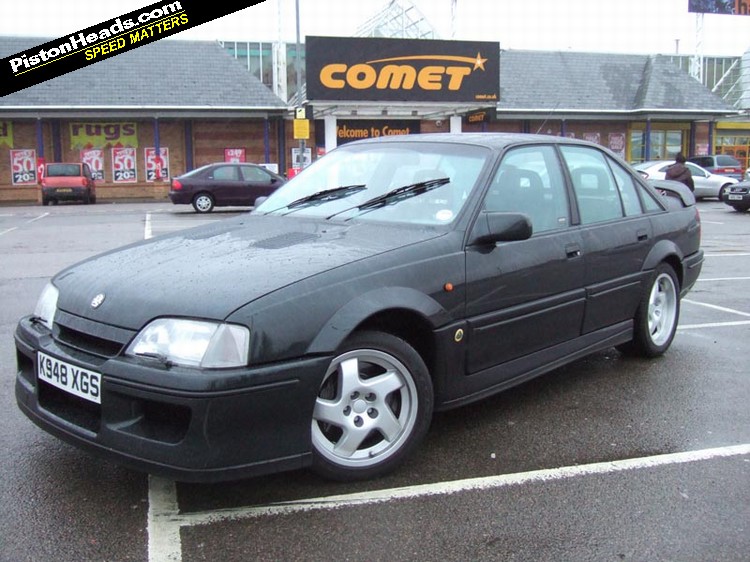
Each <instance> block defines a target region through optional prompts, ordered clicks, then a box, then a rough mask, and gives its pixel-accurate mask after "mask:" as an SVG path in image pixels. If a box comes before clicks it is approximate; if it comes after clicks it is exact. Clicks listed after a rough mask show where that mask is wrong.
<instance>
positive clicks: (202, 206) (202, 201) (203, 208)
mask: <svg viewBox="0 0 750 562" xmlns="http://www.w3.org/2000/svg"><path fill="white" fill-rule="evenodd" d="M193 208H194V209H195V211H196V212H198V213H210V212H211V211H213V209H214V198H213V197H211V195H209V194H208V193H199V194H198V195H196V196H195V197H194V198H193Z"/></svg>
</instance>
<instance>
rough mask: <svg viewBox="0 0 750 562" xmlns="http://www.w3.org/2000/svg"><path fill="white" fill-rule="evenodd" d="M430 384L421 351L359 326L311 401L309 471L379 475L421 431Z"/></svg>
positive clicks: (337, 476)
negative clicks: (312, 403)
mask: <svg viewBox="0 0 750 562" xmlns="http://www.w3.org/2000/svg"><path fill="white" fill-rule="evenodd" d="M433 401H434V397H433V388H432V380H431V379H430V375H429V372H428V370H427V367H426V365H425V363H424V361H423V360H422V358H421V357H420V355H419V353H417V351H416V350H415V349H414V348H413V347H412V346H411V345H409V344H408V343H407V342H405V341H404V340H402V339H401V338H398V337H395V336H393V335H390V334H386V333H383V332H359V333H356V334H355V335H354V336H352V337H351V338H350V339H348V340H347V341H346V342H345V343H344V344H343V345H342V347H341V348H340V349H339V351H338V352H337V354H336V357H335V358H334V359H333V361H331V364H330V366H329V367H328V369H327V371H326V373H325V376H324V377H323V381H322V383H321V386H320V390H319V392H318V395H317V397H316V400H315V407H314V410H313V415H312V424H311V429H312V432H311V437H312V454H313V465H312V466H313V470H314V471H315V472H317V473H318V474H319V475H321V476H323V477H325V478H329V479H333V480H339V481H352V480H362V479H368V478H373V477H377V476H382V475H383V474H386V473H388V472H390V471H391V470H393V469H394V468H395V467H396V466H397V465H398V464H400V463H401V462H402V461H403V460H404V459H405V458H406V457H407V456H408V455H409V453H410V452H411V451H413V450H414V449H415V447H417V445H418V444H419V443H420V442H421V440H422V439H423V438H424V436H425V434H426V433H427V430H428V428H429V426H430V421H431V419H432V411H433Z"/></svg>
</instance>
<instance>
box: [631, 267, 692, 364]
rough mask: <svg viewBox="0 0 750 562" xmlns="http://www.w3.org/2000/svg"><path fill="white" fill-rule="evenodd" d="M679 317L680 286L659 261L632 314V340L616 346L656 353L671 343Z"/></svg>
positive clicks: (670, 270) (670, 268)
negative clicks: (633, 324)
mask: <svg viewBox="0 0 750 562" xmlns="http://www.w3.org/2000/svg"><path fill="white" fill-rule="evenodd" d="M679 319H680V290H679V283H678V281H677V276H676V275H675V272H674V269H672V267H671V266H670V265H668V264H666V263H662V264H660V265H659V266H658V267H657V268H656V269H655V270H654V273H653V275H652V277H651V281H650V283H649V284H648V286H647V288H646V290H645V291H644V293H643V296H642V297H641V302H640V304H639V306H638V310H637V312H636V315H635V319H634V321H635V327H634V330H633V340H632V341H630V342H628V343H627V344H624V345H622V346H619V347H618V349H620V350H621V351H623V352H625V353H632V354H635V355H641V356H644V357H658V356H659V355H662V354H663V353H664V352H665V351H667V349H668V348H669V346H670V345H671V344H672V340H673V339H674V335H675V333H676V332H677V322H678V321H679Z"/></svg>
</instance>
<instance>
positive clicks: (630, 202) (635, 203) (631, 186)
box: [610, 162, 643, 217]
mask: <svg viewBox="0 0 750 562" xmlns="http://www.w3.org/2000/svg"><path fill="white" fill-rule="evenodd" d="M610 165H611V168H612V175H613V176H614V177H615V184H617V189H619V190H620V198H621V199H622V206H623V207H624V208H625V216H628V217H632V216H634V215H640V214H641V213H642V212H643V210H642V209H641V202H640V200H639V199H638V192H637V191H636V189H635V183H634V182H633V177H632V176H631V175H630V174H629V173H628V172H627V171H626V170H624V169H623V168H622V167H621V166H619V165H618V164H617V163H615V162H610Z"/></svg>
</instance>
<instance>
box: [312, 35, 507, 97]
mask: <svg viewBox="0 0 750 562" xmlns="http://www.w3.org/2000/svg"><path fill="white" fill-rule="evenodd" d="M306 58H307V66H306V72H307V94H308V98H309V99H310V100H331V101H336V100H340V101H410V102H417V101H434V102H478V101H491V102H494V101H497V100H498V98H499V91H500V44H499V43H497V42H485V41H472V42H470V41H430V40H424V39H384V38H359V37H307V38H306Z"/></svg>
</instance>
